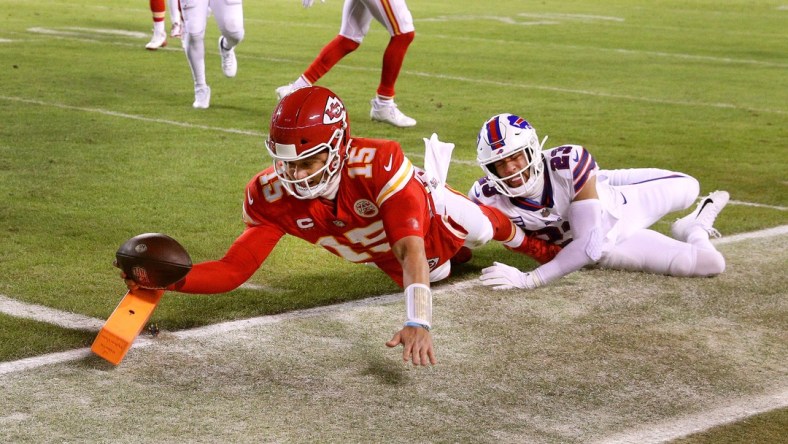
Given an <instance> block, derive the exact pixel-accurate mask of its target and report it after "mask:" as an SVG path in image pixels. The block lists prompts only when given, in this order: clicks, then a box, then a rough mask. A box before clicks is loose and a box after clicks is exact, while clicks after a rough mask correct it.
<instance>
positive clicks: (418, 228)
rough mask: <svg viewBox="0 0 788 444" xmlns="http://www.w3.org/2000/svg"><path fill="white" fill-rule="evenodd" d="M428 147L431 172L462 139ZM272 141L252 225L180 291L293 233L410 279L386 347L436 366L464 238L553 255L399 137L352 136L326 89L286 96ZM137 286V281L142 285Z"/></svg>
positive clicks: (217, 285) (471, 243)
mask: <svg viewBox="0 0 788 444" xmlns="http://www.w3.org/2000/svg"><path fill="white" fill-rule="evenodd" d="M425 144H426V147H427V153H426V159H425V169H426V170H427V171H444V172H445V171H446V170H447V169H448V168H447V167H446V166H445V165H444V166H443V167H441V166H437V165H434V162H435V161H436V159H441V158H445V156H443V157H441V156H437V155H434V151H435V150H439V151H440V150H448V151H450V150H451V149H452V148H453V145H451V144H446V143H443V142H440V141H439V140H438V138H437V136H436V135H433V137H432V138H431V139H429V140H427V139H425ZM267 147H268V153H269V154H270V155H271V157H272V158H273V159H274V165H273V166H272V167H269V168H267V169H265V170H263V171H262V172H260V173H258V174H257V175H256V176H255V177H254V178H253V179H252V180H251V182H249V184H248V186H247V188H246V198H245V199H244V204H243V217H244V221H245V223H246V225H247V227H246V229H245V230H244V232H243V233H242V234H241V235H240V236H239V237H238V239H236V241H235V242H234V243H233V245H232V246H231V247H230V249H229V250H228V251H227V253H226V255H225V256H224V257H223V258H222V259H220V260H218V261H209V262H203V263H199V264H195V265H194V266H193V268H192V269H191V271H190V272H189V273H188V274H187V275H186V277H185V278H184V279H183V280H181V281H179V282H178V283H176V284H174V285H173V286H171V287H170V288H169V290H175V291H180V292H184V293H223V292H227V291H230V290H233V289H235V288H236V287H238V286H239V285H241V284H243V283H244V282H246V280H247V279H249V278H250V277H251V276H252V274H254V272H255V271H257V269H258V268H259V267H260V266H261V265H262V263H263V261H265V259H266V258H267V257H268V254H269V253H270V252H271V251H272V250H273V248H274V246H275V245H276V244H277V242H279V239H281V238H282V236H284V235H285V234H290V235H292V236H296V237H299V238H302V239H305V240H307V241H309V242H311V243H313V244H316V245H320V246H322V247H323V248H326V249H327V250H329V251H330V252H332V253H334V254H336V255H337V256H340V257H342V258H344V259H347V260H349V261H352V262H367V263H372V264H375V265H376V266H377V267H379V268H380V269H381V270H383V271H384V272H385V273H386V274H388V275H389V276H390V277H391V278H392V279H393V280H394V281H395V282H396V283H397V284H399V285H400V286H402V287H404V289H405V300H406V311H407V313H406V322H405V325H404V327H403V328H402V329H401V330H400V331H398V332H397V333H396V334H395V335H394V337H393V338H392V339H391V340H390V341H388V342H387V343H386V345H387V346H389V347H396V346H397V345H399V344H402V345H403V355H402V356H403V360H404V361H406V362H407V361H412V362H413V364H414V365H427V364H435V363H436V362H437V361H436V359H435V353H434V351H433V344H432V336H431V334H430V328H431V327H432V292H431V290H430V282H435V281H438V280H441V279H444V278H446V277H447V276H448V275H449V272H450V267H451V262H450V259H451V258H452V257H453V256H455V255H456V254H457V252H458V251H460V249H461V248H462V247H463V246H466V247H471V248H473V247H476V246H479V245H482V244H484V243H486V242H488V241H489V240H490V239H496V240H500V241H502V242H507V244H508V245H509V246H511V247H513V248H516V249H518V250H520V251H523V252H527V253H530V254H532V255H533V256H535V257H536V258H537V260H541V261H542V262H544V261H546V260H548V259H549V258H550V257H552V256H553V255H554V254H555V251H557V250H558V248H557V247H552V248H548V246H547V243H546V242H544V241H543V240H537V239H534V238H529V237H526V236H525V235H524V234H523V231H522V230H521V229H519V228H517V227H516V226H515V225H514V224H512V223H511V221H509V219H508V218H506V216H504V215H503V214H501V213H500V212H499V211H497V210H494V209H490V208H486V207H484V206H479V205H476V204H475V203H473V202H471V200H469V199H468V198H467V197H466V196H464V195H462V194H460V193H457V192H455V191H454V190H452V189H450V188H448V187H447V186H445V184H444V182H445V175H439V176H438V177H435V176H431V175H429V174H427V173H426V172H425V171H422V170H418V169H417V168H415V167H414V166H413V165H412V164H411V162H410V160H408V158H407V157H405V155H404V153H403V152H402V149H401V147H400V146H399V144H398V143H396V142H394V141H390V140H377V139H364V138H355V139H351V138H350V131H349V127H348V119H347V113H346V111H345V105H344V104H343V103H342V101H341V100H340V99H339V97H337V96H336V95H335V94H334V93H332V92H331V91H329V90H327V89H325V88H321V87H307V88H302V89H299V90H296V91H294V92H293V93H291V94H289V95H287V96H285V97H284V98H283V99H282V100H281V101H280V102H279V104H278V105H277V107H276V109H275V110H274V113H273V116H272V118H271V128H270V131H269V139H268V141H267ZM450 155H451V154H450V153H449V157H450ZM126 283H127V285H129V286H130V288H132V289H133V287H134V285H135V283H134V282H133V281H131V280H127V281H126Z"/></svg>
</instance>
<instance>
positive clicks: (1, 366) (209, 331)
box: [0, 225, 788, 376]
mask: <svg viewBox="0 0 788 444" xmlns="http://www.w3.org/2000/svg"><path fill="white" fill-rule="evenodd" d="M786 234H788V225H781V226H778V227H774V228H768V229H765V230H759V231H753V232H750V233H742V234H737V235H734V236H730V237H726V238H722V239H714V240H712V242H713V243H714V244H715V245H724V244H729V243H734V242H740V241H746V240H750V239H761V238H766V237H776V236H782V235H786ZM477 285H480V284H478V283H477V282H476V280H475V279H473V278H471V279H468V280H465V281H459V282H455V283H453V284H451V285H445V286H439V287H436V288H435V290H434V293H435V294H442V293H446V292H450V291H458V290H462V289H464V288H469V287H474V286H477ZM401 296H402V295H401V293H393V294H387V295H382V296H375V297H370V298H365V299H359V300H356V301H350V302H345V303H342V304H336V305H327V306H323V307H315V308H308V309H305V310H296V311H291V312H287V313H281V314H277V315H269V316H258V317H255V318H249V319H240V320H237V321H229V322H222V323H219V324H213V325H208V326H205V327H198V328H193V329H190V330H180V331H177V332H173V333H171V335H172V336H174V337H176V338H178V339H191V338H200V337H206V336H215V335H220V334H225V333H229V332H233V331H238V330H244V329H247V328H252V327H255V326H258V325H271V324H276V323H279V322H284V321H288V320H291V319H303V318H311V317H314V316H319V315H321V314H325V313H334V312H342V311H345V310H351V309H353V308H355V307H365V306H371V305H383V304H390V303H393V302H396V301H398V300H400V298H401ZM4 301H10V303H6V302H4ZM9 307H10V308H9ZM13 309H19V310H20V313H26V312H35V310H36V309H42V311H41V313H42V314H34V315H33V314H31V315H29V316H25V315H22V314H15V312H13ZM0 311H2V312H4V313H6V314H10V315H12V316H20V317H28V318H31V319H37V320H43V319H44V318H46V317H49V316H55V317H69V318H72V319H73V322H74V324H72V325H77V324H79V325H86V326H88V327H86V329H91V330H93V329H95V330H96V331H97V330H99V329H100V328H101V326H103V325H104V321H101V320H98V319H95V318H90V317H87V316H82V315H75V314H73V313H66V312H61V311H59V310H55V309H52V308H48V307H42V306H37V305H30V304H24V303H22V302H18V301H14V300H12V299H10V298H8V297H6V296H2V295H0ZM43 313H46V314H43ZM32 316H36V317H32ZM43 322H47V321H45V320H44V321H43ZM96 322H98V323H100V324H99V325H98V328H94V326H95V323H96ZM53 323H54V322H53ZM67 328H73V327H67ZM153 343H155V340H153V339H149V338H145V337H140V338H137V339H136V340H135V341H134V344H133V345H132V348H141V347H147V346H148V345H151V344H153ZM90 354H91V353H90V348H81V349H76V350H71V351H67V352H61V353H51V354H47V355H41V356H35V357H32V358H26V359H20V360H17V361H8V362H1V363H0V376H2V375H6V374H10V373H17V372H21V371H24V370H30V369H34V368H37V367H41V366H44V365H49V364H59V363H65V362H68V361H74V360H77V359H82V358H84V357H86V356H90Z"/></svg>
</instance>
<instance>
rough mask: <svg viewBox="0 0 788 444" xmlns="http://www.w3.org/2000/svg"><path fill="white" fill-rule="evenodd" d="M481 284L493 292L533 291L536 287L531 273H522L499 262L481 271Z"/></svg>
mask: <svg viewBox="0 0 788 444" xmlns="http://www.w3.org/2000/svg"><path fill="white" fill-rule="evenodd" d="M479 279H480V280H481V281H482V284H484V285H487V286H490V287H492V288H493V290H511V289H513V288H527V289H529V290H530V289H534V288H536V287H538V285H537V283H536V280H535V279H534V276H533V273H522V272H521V271H520V270H518V269H516V268H514V267H511V266H509V265H506V264H502V263H500V262H493V266H491V267H487V268H485V269H483V270H482V275H481V276H480V277H479Z"/></svg>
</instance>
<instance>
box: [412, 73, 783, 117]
mask: <svg viewBox="0 0 788 444" xmlns="http://www.w3.org/2000/svg"><path fill="white" fill-rule="evenodd" d="M403 72H406V73H407V74H409V75H412V76H419V77H427V78H431V79H442V80H454V81H457V82H465V83H476V84H481V85H492V86H502V87H506V88H519V89H535V90H540V91H552V92H557V93H563V94H577V95H586V96H593V97H604V98H608V99H620V100H630V101H633V102H646V103H659V104H662V105H675V106H693V107H708V108H719V109H732V110H737V111H750V112H757V113H770V114H782V115H785V114H788V111H786V110H779V109H768V108H753V107H749V106H740V105H735V104H732V103H709V102H690V101H686V100H671V99H658V98H652V97H642V96H631V95H627V94H614V93H607V92H601V91H589V90H583V89H571V88H560V87H556V86H545V85H534V84H528V83H516V82H503V81H500V80H485V79H473V78H470V77H463V76H453V75H447V74H432V73H427V72H417V71H403Z"/></svg>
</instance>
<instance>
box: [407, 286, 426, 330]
mask: <svg viewBox="0 0 788 444" xmlns="http://www.w3.org/2000/svg"><path fill="white" fill-rule="evenodd" d="M405 310H406V314H407V317H408V320H407V321H406V323H408V322H410V323H415V324H420V325H423V326H425V327H426V328H427V329H428V330H429V329H430V328H432V290H430V287H428V286H426V285H424V284H410V285H408V287H407V288H406V289H405Z"/></svg>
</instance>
